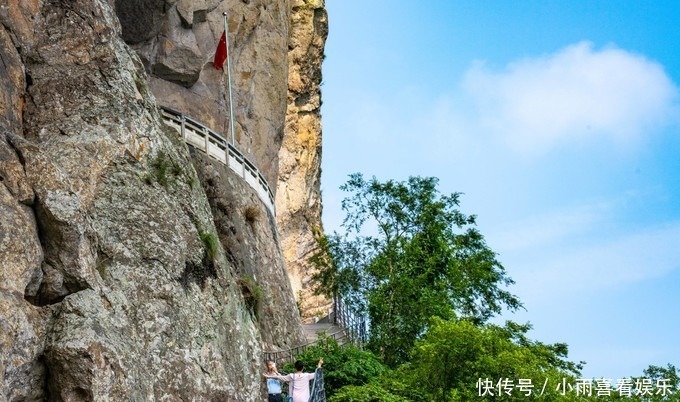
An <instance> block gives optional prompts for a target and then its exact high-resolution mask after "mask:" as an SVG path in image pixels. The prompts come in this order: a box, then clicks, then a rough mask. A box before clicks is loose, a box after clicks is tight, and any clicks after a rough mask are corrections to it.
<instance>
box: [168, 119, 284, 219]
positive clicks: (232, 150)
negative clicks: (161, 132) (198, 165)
mask: <svg viewBox="0 0 680 402" xmlns="http://www.w3.org/2000/svg"><path fill="white" fill-rule="evenodd" d="M161 112H162V113H161V115H162V116H163V121H165V124H167V125H169V126H170V127H173V128H175V129H176V130H177V131H178V132H179V134H180V135H181V136H182V139H183V140H184V142H186V143H187V144H189V145H191V146H193V147H194V148H196V149H198V150H199V151H201V152H203V153H205V154H206V155H208V156H209V157H210V158H212V159H214V160H216V161H218V162H220V163H222V164H223V165H225V166H227V167H228V168H230V169H231V170H233V171H234V172H235V173H236V174H238V175H239V176H240V177H241V178H242V179H243V180H244V181H245V182H246V183H248V185H249V186H250V187H252V188H253V190H255V191H256V192H257V195H258V196H259V197H260V200H262V203H264V205H265V207H267V210H268V211H269V212H270V213H271V214H272V216H276V209H275V204H274V193H273V192H272V189H271V187H270V186H269V184H268V183H267V180H265V178H264V176H263V175H262V173H261V172H260V170H259V169H258V168H257V167H256V166H255V164H254V163H253V162H251V161H250V160H249V159H248V158H246V157H245V156H244V155H243V153H241V151H239V150H238V148H236V147H235V146H234V145H232V144H230V143H229V142H228V141H227V140H226V139H225V138H224V137H222V136H221V135H219V134H217V133H216V132H215V131H213V130H211V129H210V128H208V127H206V126H205V125H203V124H201V123H200V122H198V121H196V120H194V119H192V118H191V117H189V116H186V115H184V114H182V113H180V112H178V111H176V110H173V109H170V108H168V107H161Z"/></svg>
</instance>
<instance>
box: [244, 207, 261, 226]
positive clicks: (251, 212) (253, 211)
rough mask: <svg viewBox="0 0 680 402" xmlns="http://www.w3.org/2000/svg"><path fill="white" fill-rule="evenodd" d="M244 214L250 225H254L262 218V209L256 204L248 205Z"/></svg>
mask: <svg viewBox="0 0 680 402" xmlns="http://www.w3.org/2000/svg"><path fill="white" fill-rule="evenodd" d="M243 215H244V216H245V218H246V222H248V224H249V225H250V226H253V225H254V224H255V222H257V220H258V219H259V218H260V209H259V208H258V207H256V206H255V205H248V206H247V207H246V209H245V210H244V211H243Z"/></svg>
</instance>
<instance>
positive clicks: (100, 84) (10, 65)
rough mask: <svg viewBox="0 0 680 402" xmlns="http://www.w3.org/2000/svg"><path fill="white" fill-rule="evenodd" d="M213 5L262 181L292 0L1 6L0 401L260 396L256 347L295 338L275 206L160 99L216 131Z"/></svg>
mask: <svg viewBox="0 0 680 402" xmlns="http://www.w3.org/2000/svg"><path fill="white" fill-rule="evenodd" d="M225 10H228V11H229V13H230V14H229V15H230V18H229V31H230V33H231V35H232V36H231V38H233V39H232V40H233V42H232V43H231V45H232V53H231V55H232V62H233V65H234V66H235V69H234V70H233V71H232V73H233V75H234V77H235V80H234V83H235V93H234V97H235V100H236V102H235V105H234V106H235V112H236V116H237V117H236V120H237V122H238V124H237V129H236V139H237V141H236V142H237V146H238V147H239V148H240V149H241V150H242V151H243V152H244V153H245V154H246V155H247V156H249V157H251V158H252V159H253V161H254V162H255V163H256V164H257V165H258V167H260V169H261V170H263V172H264V174H265V176H266V177H267V180H268V181H269V182H270V183H272V184H273V183H276V182H277V177H278V170H279V166H278V155H279V148H280V147H281V141H282V135H283V127H284V125H283V123H284V119H286V104H288V108H289V109H288V110H289V112H288V116H289V117H290V116H291V113H290V107H291V106H290V104H291V103H290V92H288V89H287V88H288V85H286V82H288V59H287V55H288V45H289V25H288V24H289V17H291V14H289V12H290V9H289V5H288V4H286V3H285V2H283V1H264V0H261V1H257V0H249V1H247V0H241V1H236V0H233V1H232V0H228V1H218V0H213V1H211V0H186V1H183V0H149V1H146V0H71V1H49V2H48V1H41V0H22V1H17V0H0V22H2V24H1V25H0V58H2V63H0V81H1V82H0V84H1V85H2V88H3V92H2V93H1V94H0V109H1V111H2V113H0V262H1V264H2V267H1V270H0V401H4V400H7V401H20V400H26V401H40V400H53V401H62V400H64V401H92V400H94V401H107V400H111V401H122V400H140V401H141V400H143V401H154V400H170V401H180V400H205V401H208V400H211V401H230V400H233V401H253V400H259V399H260V398H261V393H262V388H261V387H262V380H261V377H260V374H259V373H260V370H261V360H260V359H261V352H262V350H263V349H277V348H281V347H285V346H286V345H293V344H297V343H299V342H300V341H301V340H302V332H301V328H300V320H299V317H298V315H297V309H296V306H295V302H294V300H293V297H292V294H293V291H292V290H291V287H290V284H289V282H288V280H287V278H286V275H285V271H284V268H283V261H282V258H281V254H282V253H281V249H280V247H279V243H278V235H277V228H276V225H275V224H274V217H272V216H270V215H269V214H268V212H267V210H266V209H265V208H264V207H263V205H262V203H261V202H260V201H259V199H258V197H257V195H256V194H255V193H254V192H253V190H252V189H250V188H249V187H248V186H247V185H245V184H244V183H243V182H242V180H241V179H240V178H238V177H237V176H236V175H234V174H233V172H231V171H229V170H228V169H226V168H224V167H223V166H222V165H219V164H217V163H216V162H214V161H212V160H210V159H209V158H206V157H204V156H202V155H200V154H197V153H194V154H193V156H192V155H191V154H190V153H189V151H188V149H187V147H186V146H185V145H184V144H183V143H182V141H181V139H179V138H178V134H177V132H175V131H174V130H173V129H171V128H168V127H167V126H166V125H164V124H163V123H162V121H161V119H160V116H159V113H158V109H157V104H163V105H167V106H171V107H173V108H175V109H177V110H180V111H182V112H183V113H185V114H187V115H190V116H192V117H195V118H196V119H198V120H201V121H202V122H204V123H207V124H208V125H210V126H211V127H212V128H214V129H216V131H218V132H223V133H226V130H225V128H226V127H227V126H228V120H227V118H226V115H225V113H224V111H225V110H226V105H227V104H226V100H225V89H224V88H225V87H224V79H225V78H224V75H223V74H222V71H217V70H215V69H214V68H213V67H212V64H211V59H212V53H213V52H214V48H215V46H216V44H217V39H218V38H219V35H220V34H221V33H222V30H223V28H222V26H223V23H222V16H221V14H222V11H225ZM293 15H294V14H293ZM293 21H295V20H294V19H293ZM123 39H125V41H124V40H123ZM126 42H127V44H126ZM145 71H148V72H149V73H150V75H149V74H147V73H146V72H145ZM287 97H288V102H287V100H286V99H287ZM298 107H301V106H298ZM316 113H317V115H318V107H317V112H316ZM288 119H289V118H288ZM286 121H289V120H286ZM315 127H318V125H317V126H315ZM317 133H318V131H317ZM315 141H318V136H317V140H315ZM314 149H316V151H313V152H315V153H317V154H318V149H317V148H314ZM310 166H312V170H309V172H311V173H307V175H308V176H309V177H317V179H316V180H318V174H317V173H314V172H313V169H314V168H313V164H312V165H310ZM311 183H313V180H312V181H311ZM314 186H316V187H314ZM310 188H316V189H318V181H317V184H314V185H312V186H311V187H310ZM288 192H289V193H291V192H290V191H288ZM314 202H315V203H316V204H315V205H318V196H317V197H316V201H314ZM312 204H314V203H312ZM281 205H283V206H281ZM286 205H287V204H286V203H284V204H281V203H280V202H279V201H278V200H277V206H279V208H283V209H284V210H285V209H287V207H286ZM308 205H311V204H308ZM319 211H320V207H319ZM312 216H316V215H313V214H312ZM312 226H313V224H312Z"/></svg>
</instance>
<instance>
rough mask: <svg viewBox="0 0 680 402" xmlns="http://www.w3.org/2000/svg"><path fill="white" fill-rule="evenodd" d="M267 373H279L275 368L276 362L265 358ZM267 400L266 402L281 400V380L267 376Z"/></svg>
mask: <svg viewBox="0 0 680 402" xmlns="http://www.w3.org/2000/svg"><path fill="white" fill-rule="evenodd" d="M267 375H281V373H279V370H278V369H277V368H276V362H274V361H273V360H267V373H266V374H265V377H266V376H267ZM267 395H268V396H267V401H268V402H283V398H282V397H281V381H279V380H277V379H275V378H267Z"/></svg>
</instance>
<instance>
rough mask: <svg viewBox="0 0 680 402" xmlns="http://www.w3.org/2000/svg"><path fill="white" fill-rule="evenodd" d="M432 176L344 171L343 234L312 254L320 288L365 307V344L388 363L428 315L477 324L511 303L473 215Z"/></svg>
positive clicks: (405, 349) (403, 352) (401, 355)
mask: <svg viewBox="0 0 680 402" xmlns="http://www.w3.org/2000/svg"><path fill="white" fill-rule="evenodd" d="M437 182H438V180H437V179H436V178H432V177H429V178H422V177H411V178H409V179H408V181H406V182H397V181H392V180H390V181H387V182H380V181H378V180H377V179H375V178H373V179H371V180H365V179H364V178H363V176H362V175H361V174H353V175H351V176H350V179H349V181H348V182H347V183H346V184H344V185H343V186H342V187H341V189H342V190H343V191H345V192H347V193H348V194H349V195H348V196H347V198H345V199H344V200H343V202H342V208H343V210H344V212H345V214H346V216H345V219H344V222H343V227H344V228H345V229H346V233H345V235H343V236H341V235H339V234H337V233H336V234H334V235H333V236H330V237H328V238H326V239H323V240H322V242H321V244H322V247H323V250H324V252H325V253H327V254H325V255H329V256H330V258H325V257H319V255H317V258H316V261H317V263H318V265H319V266H320V270H319V274H318V275H317V276H316V279H317V281H318V282H319V283H320V288H321V289H324V290H325V291H326V292H329V293H338V292H339V293H340V294H343V296H345V297H347V296H349V298H350V300H351V301H353V302H354V304H355V305H356V306H358V307H360V308H362V309H364V310H365V311H367V313H368V316H369V320H370V323H371V332H370V334H371V338H370V346H371V348H372V349H373V350H374V351H376V352H377V353H378V354H379V355H380V356H381V357H382V358H383V359H384V361H385V362H386V363H387V364H389V365H392V366H394V365H396V364H398V363H402V362H405V361H407V360H408V353H409V351H410V350H411V347H412V346H413V344H414V342H415V340H416V339H417V338H418V337H419V336H420V335H422V334H423V333H424V331H425V329H426V327H427V323H428V322H429V318H430V317H432V316H435V317H441V318H444V319H451V318H454V317H465V318H467V319H469V320H471V321H472V322H475V323H478V324H479V323H483V322H486V321H487V320H488V319H489V318H490V317H492V316H493V315H495V314H497V313H499V312H500V311H501V310H502V309H503V308H504V307H506V308H509V309H511V310H514V309H517V308H519V307H521V304H520V302H519V300H518V299H517V298H516V297H515V296H513V295H512V294H510V293H509V292H508V291H507V290H505V287H506V286H507V285H510V284H512V283H513V282H512V280H511V279H510V278H509V277H508V276H507V275H506V273H505V270H504V268H503V266H502V265H501V264H500V262H499V261H498V260H497V259H496V254H495V253H494V252H493V251H492V250H491V249H490V248H489V247H488V246H487V244H486V242H485V240H484V237H483V236H482V235H481V233H479V231H478V230H477V229H476V227H475V216H474V215H470V216H468V215H465V214H463V213H462V212H460V211H459V210H458V207H459V198H460V194H459V193H454V194H450V195H442V194H440V193H439V192H438V190H437Z"/></svg>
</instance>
